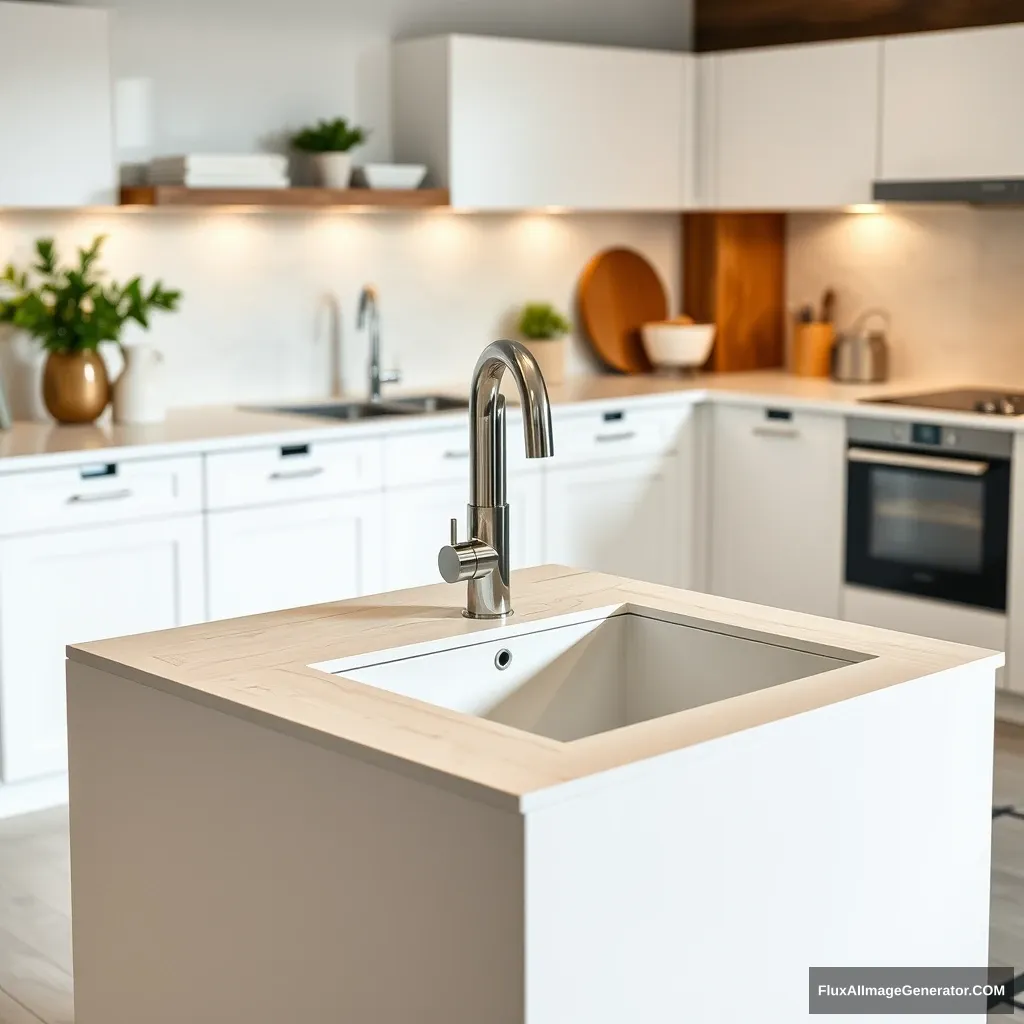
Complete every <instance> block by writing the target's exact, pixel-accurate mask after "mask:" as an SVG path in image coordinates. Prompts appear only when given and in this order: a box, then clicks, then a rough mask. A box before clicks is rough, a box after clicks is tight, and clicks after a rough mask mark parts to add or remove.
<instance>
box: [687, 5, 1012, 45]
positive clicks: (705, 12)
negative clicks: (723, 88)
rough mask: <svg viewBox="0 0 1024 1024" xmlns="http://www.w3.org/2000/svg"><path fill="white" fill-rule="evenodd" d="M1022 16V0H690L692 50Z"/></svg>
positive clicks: (946, 26) (896, 31) (915, 29)
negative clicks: (693, 26)
mask: <svg viewBox="0 0 1024 1024" xmlns="http://www.w3.org/2000/svg"><path fill="white" fill-rule="evenodd" d="M1018 21H1024V0H696V5H695V43H696V47H697V49H698V50H731V49H738V48H741V47H747V46H776V45H779V44H783V43H810V42H820V41H823V40H827V39H853V38H857V37H862V36H880V35H896V34H899V33H903V32H926V31H931V30H935V29H951V28H968V27H971V26H977V25H1001V24H1006V23H1008V22H1018Z"/></svg>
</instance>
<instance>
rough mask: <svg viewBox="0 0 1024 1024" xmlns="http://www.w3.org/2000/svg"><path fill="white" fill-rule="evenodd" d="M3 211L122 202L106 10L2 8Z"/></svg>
mask: <svg viewBox="0 0 1024 1024" xmlns="http://www.w3.org/2000/svg"><path fill="white" fill-rule="evenodd" d="M0 39H2V40H5V41H6V44H7V45H5V46H4V48H3V51H4V52H3V56H2V57H0V137H2V139H3V143H2V144H0V152H2V156H0V206H22V207H31V206H36V207H60V206H96V205H102V204H109V203H112V202H113V201H114V197H115V193H116V188H115V186H116V178H117V175H116V169H115V165H114V140H113V123H112V122H113V104H112V95H111V80H110V54H109V42H108V16H107V14H106V12H105V11H98V10H89V9H87V8H82V7H64V6H60V7H58V6H55V5H51V4H41V3H3V2H0Z"/></svg>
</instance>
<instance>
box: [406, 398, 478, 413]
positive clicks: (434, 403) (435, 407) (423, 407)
mask: <svg viewBox="0 0 1024 1024" xmlns="http://www.w3.org/2000/svg"><path fill="white" fill-rule="evenodd" d="M388 404H390V405H400V406H401V407H402V408H403V409H410V410H412V411H414V412H451V411H454V410H457V409H468V408H469V402H468V401H467V400H466V399H465V398H452V397H451V396H450V395H407V396H403V397H401V398H391V399H389V400H388Z"/></svg>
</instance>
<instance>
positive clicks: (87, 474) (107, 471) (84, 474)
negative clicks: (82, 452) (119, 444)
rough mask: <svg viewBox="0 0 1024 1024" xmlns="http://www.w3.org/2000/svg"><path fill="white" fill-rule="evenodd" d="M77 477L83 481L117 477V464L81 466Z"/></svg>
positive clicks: (104, 463)
mask: <svg viewBox="0 0 1024 1024" xmlns="http://www.w3.org/2000/svg"><path fill="white" fill-rule="evenodd" d="M78 475H79V476H80V477H81V478H82V479H83V480H95V479H97V478H98V477H102V476H117V463H116V462H101V463H99V464H98V465H95V464H94V465H92V466H82V468H81V469H80V470H79V471H78Z"/></svg>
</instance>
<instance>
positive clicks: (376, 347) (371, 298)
mask: <svg viewBox="0 0 1024 1024" xmlns="http://www.w3.org/2000/svg"><path fill="white" fill-rule="evenodd" d="M378 300H379V296H378V295H377V289H376V288H374V287H373V285H369V284H368V285H364V286H363V290H362V291H361V292H360V293H359V313H358V316H357V319H356V327H357V328H358V329H359V330H363V328H364V327H365V328H366V329H367V332H368V334H369V336H370V365H369V376H370V401H371V402H379V401H380V386H381V384H398V383H400V382H401V380H402V375H401V373H399V371H398V370H382V369H381V368H380V308H379V302H378Z"/></svg>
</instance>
